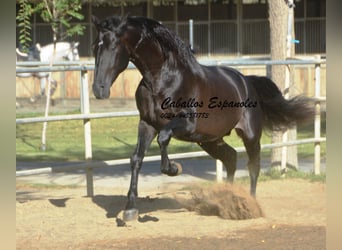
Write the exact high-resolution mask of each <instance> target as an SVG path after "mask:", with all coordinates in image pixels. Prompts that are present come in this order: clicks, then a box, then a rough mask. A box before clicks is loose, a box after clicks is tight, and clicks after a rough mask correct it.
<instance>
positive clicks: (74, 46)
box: [65, 42, 80, 61]
mask: <svg viewBox="0 0 342 250" xmlns="http://www.w3.org/2000/svg"><path fill="white" fill-rule="evenodd" d="M78 45H79V42H72V43H70V49H69V50H68V52H67V54H66V56H65V58H66V59H67V60H68V61H78V60H80V56H79V54H78Z"/></svg>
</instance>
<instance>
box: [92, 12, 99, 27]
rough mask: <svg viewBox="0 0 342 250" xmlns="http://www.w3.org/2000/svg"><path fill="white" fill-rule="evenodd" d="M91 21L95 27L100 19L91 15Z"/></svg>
mask: <svg viewBox="0 0 342 250" xmlns="http://www.w3.org/2000/svg"><path fill="white" fill-rule="evenodd" d="M91 21H92V22H93V24H94V25H95V27H96V28H97V27H98V25H99V23H100V19H99V18H98V17H97V16H94V15H91Z"/></svg>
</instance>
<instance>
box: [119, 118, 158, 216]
mask: <svg viewBox="0 0 342 250" xmlns="http://www.w3.org/2000/svg"><path fill="white" fill-rule="evenodd" d="M155 136H156V130H155V129H154V128H153V127H152V126H150V125H149V124H147V123H146V122H145V121H143V120H140V122H139V129H138V143H137V146H136V148H135V151H134V153H133V155H132V156H131V184H130V187H129V190H128V195H127V196H128V202H127V204H126V208H125V211H124V214H123V219H124V221H129V220H135V219H136V218H137V217H138V210H137V208H136V198H137V196H138V175H139V172H140V169H141V165H142V161H143V158H144V156H145V152H146V150H147V149H148V147H149V146H150V145H151V142H152V140H153V139H154V138H155Z"/></svg>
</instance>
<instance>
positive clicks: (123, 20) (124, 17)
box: [121, 13, 129, 23]
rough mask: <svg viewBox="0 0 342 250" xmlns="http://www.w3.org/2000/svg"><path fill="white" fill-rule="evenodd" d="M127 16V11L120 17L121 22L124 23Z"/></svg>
mask: <svg viewBox="0 0 342 250" xmlns="http://www.w3.org/2000/svg"><path fill="white" fill-rule="evenodd" d="M128 16H129V13H126V14H125V15H123V16H122V17H121V22H122V23H126V22H127V18H128Z"/></svg>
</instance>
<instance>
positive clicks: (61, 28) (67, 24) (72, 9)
mask: <svg viewBox="0 0 342 250" xmlns="http://www.w3.org/2000/svg"><path fill="white" fill-rule="evenodd" d="M32 2H33V0H31V1H30V0H19V4H20V10H19V12H18V16H17V21H18V26H19V27H20V28H21V30H20V32H19V34H20V35H19V41H20V43H21V44H22V46H23V47H24V48H26V49H27V48H28V46H29V43H30V42H31V38H30V35H31V32H30V31H31V23H30V18H31V16H32V15H33V14H35V13H36V14H39V15H40V16H41V18H42V19H43V20H44V21H45V22H47V23H50V24H51V28H52V34H53V44H54V52H53V56H52V59H51V61H50V67H51V66H52V62H53V60H54V55H55V53H56V43H57V41H58V40H64V39H65V38H66V37H70V36H72V35H74V34H79V35H82V34H83V31H84V27H83V26H82V25H80V24H72V23H71V21H72V19H78V20H82V19H83V18H84V17H83V15H82V14H80V13H79V11H80V10H81V9H82V4H81V0H42V1H39V2H36V4H34V3H32ZM50 89H51V72H50V74H49V78H48V86H47V98H46V106H45V117H47V116H48V114H49V105H50V97H51V96H50ZM46 130H47V122H44V123H43V129H42V144H41V149H42V150H43V151H45V150H46Z"/></svg>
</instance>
